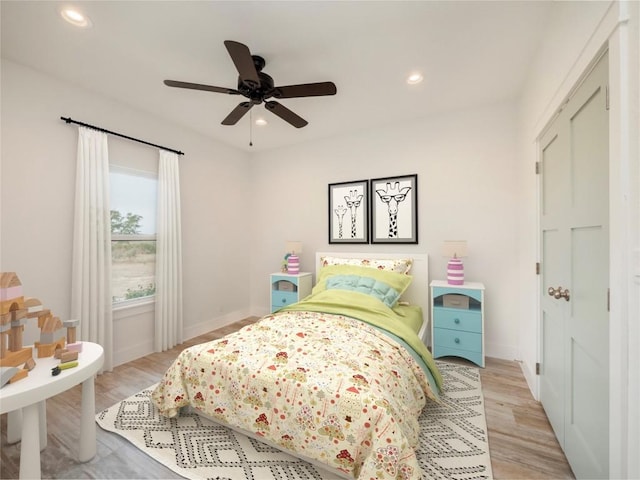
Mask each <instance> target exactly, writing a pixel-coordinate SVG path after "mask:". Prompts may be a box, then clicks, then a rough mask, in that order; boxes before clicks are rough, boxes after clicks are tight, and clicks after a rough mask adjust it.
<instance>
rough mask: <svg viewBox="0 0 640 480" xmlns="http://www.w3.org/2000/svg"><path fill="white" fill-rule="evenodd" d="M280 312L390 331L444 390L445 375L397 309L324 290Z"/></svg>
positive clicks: (358, 295)
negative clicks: (337, 318) (339, 318)
mask: <svg viewBox="0 0 640 480" xmlns="http://www.w3.org/2000/svg"><path fill="white" fill-rule="evenodd" d="M280 311H298V312H300V311H310V312H321V313H332V314H337V315H345V316H347V317H352V318H356V319H358V320H362V321H363V322H366V323H368V324H370V325H373V326H375V327H378V328H381V329H383V330H386V331H388V332H390V333H392V334H393V335H396V336H398V337H400V338H401V339H402V340H404V341H405V342H406V343H407V344H408V345H409V346H410V347H411V348H412V349H413V350H414V351H415V352H416V353H417V354H418V355H419V356H420V358H422V360H424V363H425V364H426V365H427V367H428V368H429V371H430V372H431V374H432V375H433V378H434V380H435V382H436V386H437V388H438V390H442V375H441V374H440V372H439V371H438V367H436V364H435V361H434V360H433V357H432V356H431V353H430V352H429V350H427V347H426V346H425V345H424V343H422V340H421V339H420V338H419V337H418V335H417V334H416V333H415V332H414V331H413V330H412V329H411V327H410V326H408V325H406V324H405V323H403V322H402V318H401V317H399V316H397V315H396V314H395V313H394V311H393V309H391V308H389V307H387V306H386V305H385V304H384V303H382V302H381V301H380V300H378V299H376V298H373V297H371V296H369V295H366V294H363V293H359V292H354V291H347V290H322V291H319V292H314V293H313V294H312V295H310V296H308V297H307V298H305V299H303V300H302V301H300V302H298V303H294V304H292V305H289V306H288V307H285V308H283V309H281V310H280Z"/></svg>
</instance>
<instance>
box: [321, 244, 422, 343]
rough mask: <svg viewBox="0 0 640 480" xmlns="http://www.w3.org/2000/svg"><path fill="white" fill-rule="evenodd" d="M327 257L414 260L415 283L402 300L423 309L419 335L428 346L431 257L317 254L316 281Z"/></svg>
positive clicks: (405, 254) (347, 253) (348, 253)
mask: <svg viewBox="0 0 640 480" xmlns="http://www.w3.org/2000/svg"><path fill="white" fill-rule="evenodd" d="M325 256H332V257H340V258H380V259H384V258H412V259H413V266H412V267H411V271H410V272H409V274H410V275H411V276H412V277H413V281H412V282H411V285H409V288H407V290H406V291H405V292H404V294H403V295H402V299H403V300H406V301H408V302H410V303H412V304H414V305H420V307H422V315H423V316H424V320H425V321H424V323H423V325H422V329H421V331H420V334H419V335H420V337H421V338H422V341H423V342H424V343H425V345H428V341H429V335H430V328H429V312H430V311H431V307H430V302H429V256H428V255H427V254H426V253H370V252H316V268H315V275H316V276H315V281H317V279H318V273H319V272H320V269H321V268H322V263H321V262H320V258H321V257H325Z"/></svg>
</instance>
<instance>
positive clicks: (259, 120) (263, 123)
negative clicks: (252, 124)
mask: <svg viewBox="0 0 640 480" xmlns="http://www.w3.org/2000/svg"><path fill="white" fill-rule="evenodd" d="M266 124H267V121H266V120H265V119H264V118H256V125H260V126H261V127H262V126H264V125H266Z"/></svg>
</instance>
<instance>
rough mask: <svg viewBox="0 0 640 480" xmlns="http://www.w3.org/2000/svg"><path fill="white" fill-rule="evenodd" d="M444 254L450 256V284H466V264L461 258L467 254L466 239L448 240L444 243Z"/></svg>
mask: <svg viewBox="0 0 640 480" xmlns="http://www.w3.org/2000/svg"><path fill="white" fill-rule="evenodd" d="M442 254H443V255H444V256H445V257H449V262H448V263H447V283H448V284H449V285H464V265H463V263H462V260H461V259H460V258H461V257H466V256H467V242H466V240H446V241H445V242H444V243H443V244H442Z"/></svg>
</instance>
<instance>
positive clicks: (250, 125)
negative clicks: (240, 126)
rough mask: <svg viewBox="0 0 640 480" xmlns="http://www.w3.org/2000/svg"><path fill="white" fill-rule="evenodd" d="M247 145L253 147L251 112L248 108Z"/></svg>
mask: <svg viewBox="0 0 640 480" xmlns="http://www.w3.org/2000/svg"><path fill="white" fill-rule="evenodd" d="M249 146H250V147H253V112H252V111H251V110H249Z"/></svg>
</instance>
